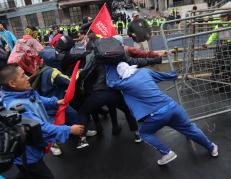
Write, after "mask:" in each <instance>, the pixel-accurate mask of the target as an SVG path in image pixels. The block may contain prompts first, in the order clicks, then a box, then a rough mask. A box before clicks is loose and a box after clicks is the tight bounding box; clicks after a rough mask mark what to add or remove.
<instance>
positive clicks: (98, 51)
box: [94, 37, 125, 64]
mask: <svg viewBox="0 0 231 179" xmlns="http://www.w3.org/2000/svg"><path fill="white" fill-rule="evenodd" d="M94 52H95V59H96V62H97V63H102V64H117V63H119V62H121V61H124V59H125V51H124V47H123V46H122V44H121V42H120V41H118V40H116V39H115V38H113V37H110V38H102V39H98V40H96V41H95V47H94Z"/></svg>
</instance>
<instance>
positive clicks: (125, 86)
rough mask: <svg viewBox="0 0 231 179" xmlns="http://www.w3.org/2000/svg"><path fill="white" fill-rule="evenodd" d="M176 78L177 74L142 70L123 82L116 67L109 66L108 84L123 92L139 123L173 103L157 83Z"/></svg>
mask: <svg viewBox="0 0 231 179" xmlns="http://www.w3.org/2000/svg"><path fill="white" fill-rule="evenodd" d="M176 77H177V75H176V73H175V72H169V73H160V72H155V71H152V70H150V69H147V68H140V69H138V71H137V72H136V73H135V74H133V75H132V76H130V77H129V78H127V79H123V80H122V79H120V78H119V75H118V73H117V71H116V67H114V66H107V84H108V85H109V86H110V87H112V88H116V89H120V90H121V91H122V93H123V96H124V99H125V102H126V104H127V105H128V107H129V109H130V111H131V113H132V114H133V116H134V117H135V118H136V120H137V121H138V120H140V119H142V118H144V117H145V116H147V115H149V114H151V113H154V112H157V111H158V110H159V109H160V108H162V107H164V106H166V105H168V104H169V103H170V102H172V101H173V99H172V98H171V97H169V96H168V95H166V94H165V93H163V92H162V91H161V90H160V88H159V87H158V85H157V84H156V83H158V82H160V81H164V80H175V79H176Z"/></svg>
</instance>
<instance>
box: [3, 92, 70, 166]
mask: <svg viewBox="0 0 231 179" xmlns="http://www.w3.org/2000/svg"><path fill="white" fill-rule="evenodd" d="M2 101H3V105H4V106H5V107H6V109H10V108H11V107H13V106H15V105H17V104H22V105H23V106H24V107H25V109H26V112H24V113H23V114H22V118H27V119H32V120H36V121H38V122H39V123H40V125H41V130H42V135H43V140H44V144H41V148H36V147H31V146H26V156H27V163H28V164H32V163H36V162H37V161H39V160H40V159H41V158H42V157H43V155H44V152H43V149H42V147H45V146H46V145H47V144H48V143H54V142H62V143H63V142H65V141H66V140H67V139H68V138H69V134H70V127H68V126H65V125H63V126H56V125H53V124H51V123H49V122H47V121H48V120H49V117H48V115H47V112H46V109H50V108H54V107H56V105H57V98H55V97H52V98H45V97H42V96H39V94H38V93H37V92H36V91H34V90H28V91H24V92H14V91H3V97H2ZM15 163H16V164H18V165H22V160H21V158H19V157H18V158H16V160H15Z"/></svg>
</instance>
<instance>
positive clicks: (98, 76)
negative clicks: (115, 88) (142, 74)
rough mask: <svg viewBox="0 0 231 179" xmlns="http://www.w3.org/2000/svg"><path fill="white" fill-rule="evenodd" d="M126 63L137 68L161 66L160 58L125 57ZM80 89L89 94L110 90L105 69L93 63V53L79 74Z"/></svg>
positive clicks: (87, 58) (88, 56)
mask: <svg viewBox="0 0 231 179" xmlns="http://www.w3.org/2000/svg"><path fill="white" fill-rule="evenodd" d="M125 60H126V62H127V63H128V64H130V65H138V66H139V67H143V66H147V65H155V64H161V62H162V58H132V57H127V58H126V59H125ZM79 79H80V80H81V82H80V83H81V87H82V90H84V92H85V93H87V94H90V93H91V92H93V91H98V90H108V89H110V88H109V87H108V86H107V84H106V69H105V65H104V64H98V63H96V61H95V55H94V52H92V53H91V54H89V55H87V57H86V63H85V66H84V68H83V70H82V71H81V73H80V78H79Z"/></svg>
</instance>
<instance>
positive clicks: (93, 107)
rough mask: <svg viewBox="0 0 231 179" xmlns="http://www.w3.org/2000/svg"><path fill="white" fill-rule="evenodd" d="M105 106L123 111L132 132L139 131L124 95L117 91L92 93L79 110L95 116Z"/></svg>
mask: <svg viewBox="0 0 231 179" xmlns="http://www.w3.org/2000/svg"><path fill="white" fill-rule="evenodd" d="M104 105H106V106H108V107H109V108H118V109H120V110H121V111H123V112H124V113H125V115H126V120H127V122H128V125H129V128H130V130H131V131H136V130H138V125H137V122H136V120H135V119H134V118H133V117H132V116H131V115H130V111H129V109H128V107H127V105H126V104H125V101H124V99H123V96H122V94H121V93H120V92H119V91H116V90H112V89H109V90H99V91H94V92H92V93H91V94H90V95H89V96H87V97H86V99H85V100H84V102H83V104H82V105H81V107H80V109H79V112H80V113H82V114H85V115H89V114H93V113H95V112H97V110H98V109H99V108H101V107H102V106H104Z"/></svg>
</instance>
